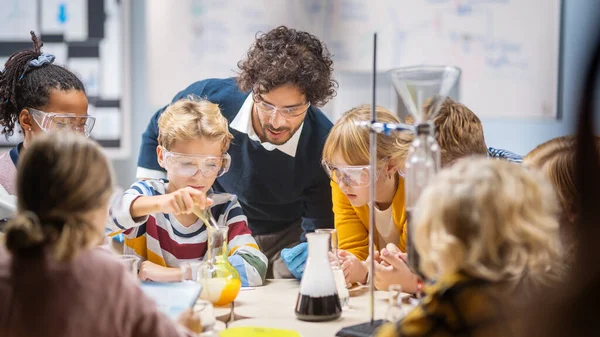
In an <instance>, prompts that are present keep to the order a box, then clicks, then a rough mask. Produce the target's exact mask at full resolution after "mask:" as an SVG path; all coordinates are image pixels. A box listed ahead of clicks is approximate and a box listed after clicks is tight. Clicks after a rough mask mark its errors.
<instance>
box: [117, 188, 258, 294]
mask: <svg viewBox="0 0 600 337" xmlns="http://www.w3.org/2000/svg"><path fill="white" fill-rule="evenodd" d="M168 184H169V183H168V181H166V180H143V181H138V182H136V183H135V184H133V185H132V186H131V188H129V189H128V190H127V191H125V193H124V194H123V195H122V197H120V198H115V199H114V200H113V201H112V203H111V208H110V216H109V221H108V229H109V230H110V231H112V232H113V233H114V232H123V233H124V235H125V249H124V254H133V255H136V256H139V257H140V258H141V259H142V261H144V260H149V261H151V262H153V263H156V264H158V265H160V266H165V267H179V265H180V263H182V262H185V261H198V260H205V258H206V251H207V248H208V247H207V245H208V242H207V238H208V232H207V230H206V226H205V225H204V224H203V223H202V220H200V219H198V221H196V222H195V223H194V224H192V225H191V226H188V227H186V226H183V225H182V224H181V223H180V222H179V221H178V220H177V218H176V217H175V215H173V214H165V213H154V214H150V215H149V216H145V217H141V218H136V219H133V218H132V217H131V213H130V209H131V204H132V202H133V201H134V200H135V199H137V198H138V197H140V196H156V195H162V194H165V193H166V190H167V187H168ZM209 197H210V198H211V199H212V200H213V202H214V203H213V206H212V207H211V212H212V214H213V216H214V217H215V219H216V220H217V223H218V225H219V226H227V227H228V233H227V238H228V243H227V248H228V253H229V257H228V259H229V262H230V263H231V264H232V265H233V266H234V267H235V269H237V271H238V272H239V274H240V277H241V279H242V286H260V285H262V284H263V282H264V279H265V274H266V271H267V263H268V262H267V258H266V256H265V255H264V254H263V253H262V252H261V251H260V250H259V247H258V245H257V244H256V241H255V240H254V238H253V237H252V233H251V231H250V229H249V228H248V225H247V219H246V216H245V215H244V213H243V212H242V208H241V206H240V204H239V203H238V201H237V197H236V196H235V195H232V194H227V193H212V191H211V192H209Z"/></svg>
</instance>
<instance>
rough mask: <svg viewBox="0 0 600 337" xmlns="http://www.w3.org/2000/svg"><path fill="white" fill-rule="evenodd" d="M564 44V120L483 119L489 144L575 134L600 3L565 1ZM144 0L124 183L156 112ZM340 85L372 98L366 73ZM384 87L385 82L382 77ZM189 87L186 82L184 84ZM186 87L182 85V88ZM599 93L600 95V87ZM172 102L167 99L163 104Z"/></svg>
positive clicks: (136, 32) (599, 25)
mask: <svg viewBox="0 0 600 337" xmlns="http://www.w3.org/2000/svg"><path fill="white" fill-rule="evenodd" d="M563 1H564V21H563V34H564V43H563V50H562V55H561V56H562V57H563V70H562V77H563V78H562V104H561V107H562V119H561V120H559V121H533V120H529V121H527V120H498V119H489V120H488V119H484V120H483V125H484V131H485V136H486V141H487V143H488V145H489V146H493V147H498V148H505V149H509V150H512V151H514V152H517V153H521V154H525V153H527V152H528V151H529V150H531V149H532V148H534V147H535V146H536V145H537V144H539V143H541V142H543V141H546V140H548V139H550V138H553V137H557V136H561V135H565V134H568V133H570V132H572V130H573V126H574V122H575V119H576V109H577V103H578V101H579V91H580V89H581V86H582V84H581V81H582V79H583V75H584V72H585V70H586V67H587V65H588V61H589V60H588V59H589V54H590V53H591V49H592V48H593V47H594V46H595V43H596V41H597V40H598V38H599V37H600V21H599V20H597V14H596V13H598V12H600V1H589V0H563ZM145 8H146V7H145V1H132V10H131V20H130V24H131V34H132V39H131V41H132V46H131V51H132V52H131V57H132V62H131V64H132V67H131V69H130V73H131V76H132V96H133V97H132V111H133V112H132V114H133V116H132V117H133V118H132V121H133V122H132V130H131V131H132V133H131V134H132V137H133V139H132V149H133V153H132V156H131V157H130V158H129V159H127V160H119V161H114V164H115V172H116V174H117V180H118V183H119V185H121V186H122V187H127V186H129V185H130V184H131V183H132V182H133V181H134V179H135V169H136V163H137V153H138V150H139V147H140V143H141V134H142V132H143V131H144V130H145V128H146V125H147V123H148V121H149V119H150V117H151V116H152V114H153V113H154V112H155V109H156V107H152V106H150V104H149V94H148V90H147V89H148V86H147V75H146V69H147V67H146V66H147V55H146V42H147V40H146V29H145V27H146V25H147V24H148V22H146V17H145ZM338 79H339V82H340V86H341V87H345V86H348V87H350V88H348V90H347V91H345V92H344V91H340V95H343V96H344V97H347V98H348V99H351V100H352V102H356V103H357V104H359V103H369V102H370V79H369V77H368V76H367V75H356V74H339V75H338ZM380 81H381V84H382V85H381V86H380V87H384V86H385V84H386V83H385V80H384V79H381V80H380ZM184 86H185V85H184ZM184 86H182V88H183V87H184ZM391 96H392V92H391V90H390V89H389V88H388V89H383V90H382V91H381V93H379V97H380V98H381V101H385V102H386V103H387V104H390V102H393V99H392V97H391ZM596 97H600V90H599V93H598V95H597V96H596ZM165 103H168V102H165Z"/></svg>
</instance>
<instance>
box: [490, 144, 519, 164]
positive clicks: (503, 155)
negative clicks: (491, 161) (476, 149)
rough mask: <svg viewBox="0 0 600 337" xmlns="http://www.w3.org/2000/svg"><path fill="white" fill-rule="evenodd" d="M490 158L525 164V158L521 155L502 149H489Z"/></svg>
mask: <svg viewBox="0 0 600 337" xmlns="http://www.w3.org/2000/svg"><path fill="white" fill-rule="evenodd" d="M488 156H489V157H490V158H495V159H503V160H507V161H510V162H513V163H519V164H520V163H522V162H523V156H521V155H518V154H516V153H513V152H510V151H506V150H502V149H494V148H492V147H490V148H488Z"/></svg>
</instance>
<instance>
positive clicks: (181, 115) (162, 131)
mask: <svg viewBox="0 0 600 337" xmlns="http://www.w3.org/2000/svg"><path fill="white" fill-rule="evenodd" d="M228 125H229V123H228V122H227V119H226V118H225V117H223V115H222V114H221V110H220V109H219V106H218V105H217V104H214V103H211V102H209V101H207V100H204V99H198V98H195V97H188V98H184V99H180V100H178V101H176V102H175V103H172V104H171V105H169V106H168V107H167V108H166V109H165V111H164V112H163V113H162V114H161V116H160V118H159V119H158V129H159V133H158V144H159V145H161V146H163V147H164V148H166V149H167V151H168V150H170V148H171V147H172V146H173V144H175V142H177V141H182V140H183V141H185V140H192V139H196V138H199V137H202V138H205V139H208V140H212V141H220V142H221V143H222V149H223V153H225V152H227V150H228V149H229V144H230V143H231V140H232V139H233V135H232V134H231V133H230V132H229V127H228Z"/></svg>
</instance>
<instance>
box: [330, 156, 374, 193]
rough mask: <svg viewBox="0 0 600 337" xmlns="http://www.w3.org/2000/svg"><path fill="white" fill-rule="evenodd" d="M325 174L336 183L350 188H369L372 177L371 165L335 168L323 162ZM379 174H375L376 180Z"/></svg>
mask: <svg viewBox="0 0 600 337" xmlns="http://www.w3.org/2000/svg"><path fill="white" fill-rule="evenodd" d="M322 165H323V168H324V169H325V172H326V173H327V175H328V176H329V179H331V180H332V181H333V182H334V183H336V184H338V185H340V182H343V183H344V185H346V186H350V187H367V186H369V183H370V182H369V176H370V168H371V166H370V165H361V166H357V165H343V166H342V165H339V166H334V165H331V164H330V163H328V162H325V161H323V162H322ZM377 173H378V172H375V179H377V175H378V174H377Z"/></svg>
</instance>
